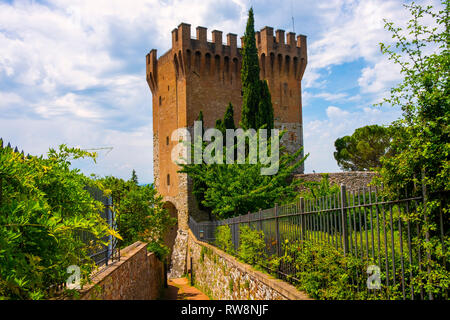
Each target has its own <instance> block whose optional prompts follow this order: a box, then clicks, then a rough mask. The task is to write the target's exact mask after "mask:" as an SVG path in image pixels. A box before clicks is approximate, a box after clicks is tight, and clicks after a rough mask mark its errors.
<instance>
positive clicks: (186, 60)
mask: <svg viewBox="0 0 450 320" xmlns="http://www.w3.org/2000/svg"><path fill="white" fill-rule="evenodd" d="M196 33H197V34H196V38H195V39H193V38H191V26H190V25H189V24H186V23H181V24H180V25H179V26H178V28H176V29H174V30H173V31H172V48H171V49H170V50H169V51H167V52H166V53H164V54H163V55H162V56H160V57H159V58H158V57H157V51H156V50H155V49H153V50H151V51H150V53H149V54H147V56H146V65H147V72H146V76H147V82H148V85H149V87H150V89H151V91H152V96H153V157H154V159H153V168H154V179H155V180H154V181H155V186H156V188H157V189H158V191H159V193H160V194H161V195H162V196H163V197H164V201H165V202H166V206H167V208H168V209H169V211H170V212H171V213H172V214H173V215H174V216H176V217H177V218H178V227H177V229H178V232H176V230H174V231H173V234H172V235H169V236H168V237H169V238H171V239H172V240H170V239H169V240H168V241H169V245H173V243H174V241H175V240H173V239H175V236H176V238H177V239H176V241H175V247H174V250H173V253H172V269H174V268H175V269H183V268H184V263H183V261H182V260H183V255H184V254H183V253H182V252H180V250H181V251H182V250H183V246H184V245H183V241H184V240H183V239H182V238H183V236H184V235H185V232H184V231H185V230H187V228H188V215H189V216H192V217H194V219H195V220H197V221H199V220H202V219H205V218H206V217H207V216H206V215H205V213H203V212H201V211H200V210H199V209H198V206H197V204H196V201H195V198H194V197H193V195H192V192H190V191H191V184H190V181H188V178H187V176H186V175H185V174H180V173H178V172H177V171H178V170H179V167H178V166H177V165H176V164H175V163H173V162H172V161H171V151H172V148H173V147H174V146H175V145H176V144H177V143H178V142H177V141H171V135H172V132H174V131H175V130H176V129H178V128H191V127H192V126H193V124H194V121H195V120H196V119H197V117H198V114H199V112H200V111H202V112H203V116H204V124H205V127H214V125H215V122H216V120H217V119H220V118H223V115H224V113H225V110H226V107H227V106H228V104H229V103H230V102H231V103H232V104H233V106H234V116H235V119H234V120H235V123H236V124H238V123H239V120H240V116H241V108H242V90H241V77H240V70H241V64H242V56H241V49H240V48H238V46H237V35H235V34H231V33H229V34H227V36H226V38H227V39H226V44H224V43H223V35H222V31H217V30H214V31H212V42H209V41H208V40H207V29H206V28H204V27H197V28H196ZM256 45H257V48H258V55H259V62H260V68H261V75H260V77H261V79H266V80H267V81H268V85H269V90H270V93H271V95H272V103H273V108H274V119H275V127H276V128H280V129H285V130H287V131H288V132H287V133H286V134H285V136H284V137H283V141H282V143H283V144H284V145H285V146H286V148H287V150H288V151H290V152H295V151H296V150H298V148H299V147H301V146H302V145H303V127H302V98H301V80H302V77H303V73H304V71H305V68H306V64H307V51H306V36H303V35H299V36H297V37H296V35H295V33H292V32H290V33H288V34H287V36H285V32H284V31H283V30H277V31H276V35H275V36H274V34H273V28H271V27H265V28H263V29H262V30H261V31H258V32H256ZM241 46H242V38H241ZM300 171H303V168H301V170H300ZM176 260H180V261H176ZM183 271H184V269H183V270H178V271H176V272H175V273H179V272H181V274H182V273H183Z"/></svg>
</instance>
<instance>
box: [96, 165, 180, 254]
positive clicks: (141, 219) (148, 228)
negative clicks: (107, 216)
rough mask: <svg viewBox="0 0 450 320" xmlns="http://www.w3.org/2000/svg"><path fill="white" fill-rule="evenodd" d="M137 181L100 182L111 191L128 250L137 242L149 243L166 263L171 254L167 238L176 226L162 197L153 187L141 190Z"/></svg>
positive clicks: (122, 243) (104, 180)
mask: <svg viewBox="0 0 450 320" xmlns="http://www.w3.org/2000/svg"><path fill="white" fill-rule="evenodd" d="M134 177H135V179H133V178H132V179H131V180H129V181H124V180H122V179H118V178H115V177H106V178H103V179H100V181H102V183H103V184H104V185H105V186H106V187H107V188H108V189H110V190H111V194H112V198H113V204H114V208H115V211H116V216H117V219H116V220H117V227H118V230H119V233H120V234H121V236H122V238H123V241H121V246H122V247H125V246H128V245H130V244H132V243H134V242H136V241H143V242H148V243H149V245H148V248H149V250H150V251H153V252H155V254H156V255H157V256H158V257H159V258H160V259H161V260H162V259H163V258H164V257H165V256H166V255H167V254H168V252H169V250H168V248H167V247H166V246H165V244H164V235H165V233H166V232H167V231H168V230H169V228H170V227H171V226H173V225H174V224H175V222H176V219H174V218H172V217H171V216H170V214H169V212H168V211H167V210H166V209H164V208H163V202H162V197H161V196H160V195H158V192H157V190H156V189H155V188H154V186H153V185H144V186H138V185H137V184H136V183H135V182H136V181H137V176H136V173H135V174H134Z"/></svg>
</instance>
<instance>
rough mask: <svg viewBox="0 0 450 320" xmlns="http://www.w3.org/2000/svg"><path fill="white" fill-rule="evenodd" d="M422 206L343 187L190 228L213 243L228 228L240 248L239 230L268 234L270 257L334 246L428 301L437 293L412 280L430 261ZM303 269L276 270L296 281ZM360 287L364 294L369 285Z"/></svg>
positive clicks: (407, 294)
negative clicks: (219, 230)
mask: <svg viewBox="0 0 450 320" xmlns="http://www.w3.org/2000/svg"><path fill="white" fill-rule="evenodd" d="M422 204H423V197H422V196H418V197H409V198H404V199H398V200H390V201H388V200H385V199H384V198H382V197H380V195H379V192H378V190H377V188H363V189H360V190H356V191H346V188H345V186H342V187H341V191H340V193H338V194H334V195H331V196H326V197H321V198H317V199H314V200H305V199H303V198H301V199H300V200H299V201H298V202H297V203H294V204H290V205H284V206H277V205H276V206H275V207H274V208H271V209H267V210H260V211H258V212H255V213H249V214H247V215H242V216H237V217H234V218H230V219H226V220H222V221H206V222H199V223H197V222H196V221H194V220H193V219H192V218H190V219H189V227H190V229H191V231H192V232H193V234H194V235H195V236H196V237H197V238H198V239H199V240H202V241H205V242H209V243H211V244H214V243H215V233H216V229H217V227H218V226H222V225H228V226H229V227H230V229H231V234H232V242H233V245H234V248H235V250H237V249H238V247H239V230H240V226H241V225H244V224H246V225H249V226H250V227H252V228H253V229H257V230H262V231H263V233H264V238H265V242H266V249H265V250H266V253H267V255H268V256H269V257H270V256H274V257H281V256H283V255H285V253H286V252H287V251H285V250H286V245H287V244H292V243H296V244H298V245H299V248H300V250H301V248H302V245H303V244H305V243H312V244H318V245H327V246H331V247H334V248H335V249H336V250H339V251H340V252H341V253H343V255H344V256H351V257H355V258H358V259H360V260H361V261H362V262H363V263H364V265H365V266H366V268H367V267H369V266H377V267H378V268H379V269H380V273H381V281H382V290H386V291H387V290H388V288H389V287H390V286H391V287H392V286H394V287H395V286H396V288H397V289H398V290H400V292H401V295H402V296H403V298H404V299H425V298H432V295H431V294H429V293H427V291H426V289H425V288H423V287H420V288H417V286H418V285H417V282H415V281H413V278H414V276H415V275H416V274H417V273H418V272H420V271H421V270H424V269H423V268H425V267H424V265H425V264H424V262H425V260H426V259H429V256H427V255H426V254H425V252H424V250H423V246H421V245H419V242H420V241H421V240H423V234H424V232H423V230H422V226H423V221H421V219H418V215H417V214H416V213H417V210H418V208H419V206H421V205H422ZM441 220H442V217H441ZM438 226H439V228H440V229H441V230H438V231H436V233H440V234H441V236H442V241H443V240H444V234H445V230H444V223H440V225H439V224H438ZM293 258H295V257H293ZM286 260H287V261H289V260H290V259H286ZM443 263H445V261H444V262H443ZM298 267H299V266H298V265H294V264H293V263H289V262H285V261H284V262H283V260H281V263H280V265H279V267H278V268H277V270H271V271H272V272H275V273H277V274H278V276H279V277H280V278H282V279H284V280H287V281H292V282H296V281H298V279H296V278H295V274H296V272H298ZM362 272H364V273H365V272H366V270H363V271H362ZM357 285H358V288H361V290H364V288H366V285H367V284H366V283H358V284H357ZM415 286H416V287H415Z"/></svg>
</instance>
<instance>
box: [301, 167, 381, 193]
mask: <svg viewBox="0 0 450 320" xmlns="http://www.w3.org/2000/svg"><path fill="white" fill-rule="evenodd" d="M322 175H323V173H307V174H297V175H295V178H296V179H303V180H304V181H316V182H319V181H320V180H322ZM375 176H376V173H375V172H372V171H344V172H332V173H328V177H329V181H330V184H331V185H333V184H337V185H338V186H340V185H341V184H344V185H345V186H346V187H347V190H356V189H360V188H365V187H367V186H368V185H369V184H370V182H371V181H372V179H373V178H374V177H375ZM300 189H301V190H303V189H304V188H300Z"/></svg>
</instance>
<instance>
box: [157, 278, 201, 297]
mask: <svg viewBox="0 0 450 320" xmlns="http://www.w3.org/2000/svg"><path fill="white" fill-rule="evenodd" d="M163 300H209V298H208V296H207V295H206V294H204V293H203V292H201V291H200V290H198V289H197V288H194V287H192V286H190V285H189V280H188V279H187V278H178V279H170V280H169V281H168V288H166V289H165V291H164V295H163Z"/></svg>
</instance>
